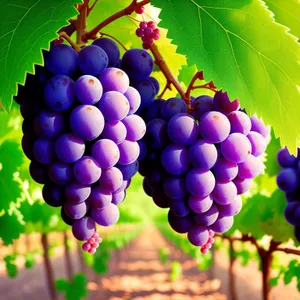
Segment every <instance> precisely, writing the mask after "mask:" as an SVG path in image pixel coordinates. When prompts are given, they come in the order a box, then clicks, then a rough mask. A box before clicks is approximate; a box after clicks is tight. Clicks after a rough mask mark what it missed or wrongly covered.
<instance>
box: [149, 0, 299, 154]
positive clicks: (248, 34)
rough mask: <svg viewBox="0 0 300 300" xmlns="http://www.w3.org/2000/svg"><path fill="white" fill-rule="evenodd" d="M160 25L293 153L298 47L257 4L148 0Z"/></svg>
mask: <svg viewBox="0 0 300 300" xmlns="http://www.w3.org/2000/svg"><path fill="white" fill-rule="evenodd" d="M151 3H152V4H153V5H155V6H157V7H159V8H162V11H161V14H160V18H161V19H162V22H161V23H160V24H159V25H161V26H163V27H165V28H168V30H169V32H168V37H169V38H172V39H173V43H174V44H177V45H178V52H179V53H183V54H185V55H187V59H188V64H189V65H193V64H196V65H197V68H198V69H199V70H204V76H205V79H206V81H210V80H213V81H214V83H215V84H216V86H217V87H218V88H219V89H221V88H222V89H224V90H226V91H227V92H228V93H229V95H230V97H231V99H234V98H236V97H238V98H239V100H240V102H241V105H242V107H245V108H246V109H247V112H248V113H249V114H250V115H252V114H253V113H254V112H256V113H257V114H258V116H261V117H263V119H264V121H265V122H266V123H268V124H271V125H272V126H273V128H274V132H275V136H276V137H280V140H281V145H286V146H287V147H288V148H289V150H290V151H291V152H292V153H295V152H296V145H299V146H300V118H299V111H300V91H299V89H298V87H299V86H300V76H299V74H300V64H299V57H300V44H298V43H297V39H296V38H295V37H294V36H292V35H291V34H287V31H288V29H287V28H286V27H284V26H282V25H280V24H278V23H276V22H275V21H274V19H273V18H272V15H273V14H272V13H271V12H270V11H268V9H267V8H266V6H264V3H263V2H262V1H259V0H240V1H232V0H216V1H210V0H189V1H182V0H152V1H151Z"/></svg>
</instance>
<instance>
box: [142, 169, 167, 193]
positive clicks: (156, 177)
mask: <svg viewBox="0 0 300 300" xmlns="http://www.w3.org/2000/svg"><path fill="white" fill-rule="evenodd" d="M164 177H165V171H164V170H163V169H162V168H161V166H155V167H153V168H151V169H150V170H149V172H148V173H147V175H146V178H147V181H148V183H149V184H150V186H151V187H153V188H154V187H156V185H158V184H159V183H161V182H163V180H164Z"/></svg>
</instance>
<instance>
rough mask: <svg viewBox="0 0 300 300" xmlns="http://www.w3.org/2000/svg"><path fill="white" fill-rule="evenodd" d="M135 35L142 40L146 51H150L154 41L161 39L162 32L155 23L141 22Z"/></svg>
mask: <svg viewBox="0 0 300 300" xmlns="http://www.w3.org/2000/svg"><path fill="white" fill-rule="evenodd" d="M135 33H136V35H137V37H140V38H141V39H142V41H143V48H144V49H149V48H150V46H151V45H152V44H153V43H154V41H157V40H159V38H160V31H159V29H158V28H157V26H156V24H155V22H154V21H149V22H145V21H143V22H141V23H140V25H139V28H138V29H137V30H136V31H135Z"/></svg>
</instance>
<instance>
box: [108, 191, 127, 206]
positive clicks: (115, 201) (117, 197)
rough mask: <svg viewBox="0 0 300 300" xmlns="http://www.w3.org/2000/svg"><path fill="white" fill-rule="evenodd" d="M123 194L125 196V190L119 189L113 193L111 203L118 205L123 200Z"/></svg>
mask: <svg viewBox="0 0 300 300" xmlns="http://www.w3.org/2000/svg"><path fill="white" fill-rule="evenodd" d="M125 196H126V192H125V191H120V192H118V193H113V194H112V201H111V203H112V204H114V205H117V206H118V205H120V204H121V203H122V202H123V201H124V199H125Z"/></svg>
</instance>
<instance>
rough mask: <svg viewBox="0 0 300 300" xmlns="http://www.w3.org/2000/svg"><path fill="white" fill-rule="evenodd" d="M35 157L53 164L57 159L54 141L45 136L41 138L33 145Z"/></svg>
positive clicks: (39, 160) (44, 162) (42, 162)
mask: <svg viewBox="0 0 300 300" xmlns="http://www.w3.org/2000/svg"><path fill="white" fill-rule="evenodd" d="M33 155H34V158H35V159H36V160H37V161H38V162H40V163H41V164H46V165H47V164H51V163H52V162H53V161H54V160H55V152H54V143H53V142H52V141H49V140H47V139H44V138H39V139H37V140H36V141H35V143H34V145H33Z"/></svg>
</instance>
